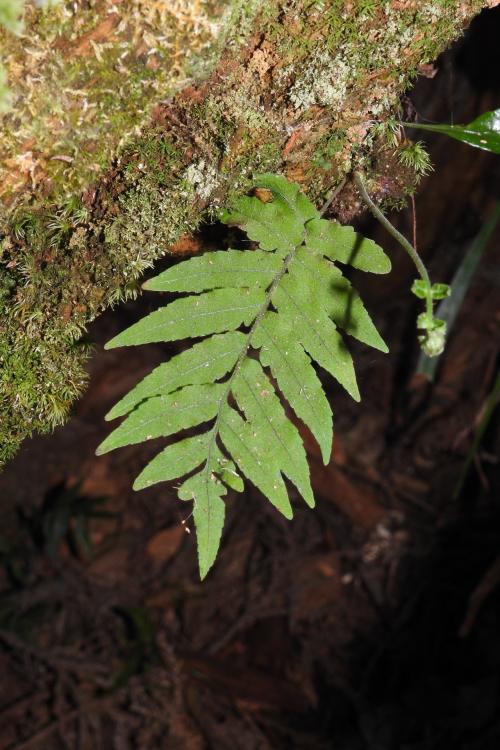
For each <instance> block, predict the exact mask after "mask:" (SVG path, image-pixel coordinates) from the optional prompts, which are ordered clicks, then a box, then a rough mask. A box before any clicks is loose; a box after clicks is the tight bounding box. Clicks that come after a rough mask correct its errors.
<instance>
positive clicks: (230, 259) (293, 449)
mask: <svg viewBox="0 0 500 750" xmlns="http://www.w3.org/2000/svg"><path fill="white" fill-rule="evenodd" d="M255 185H256V187H261V188H266V189H267V190H269V191H270V192H271V193H272V200H270V201H269V202H266V203H264V202H262V201H260V200H259V199H258V198H257V197H244V198H241V199H239V200H238V201H237V202H236V205H235V206H234V207H233V209H232V210H231V211H229V212H227V213H226V214H225V215H224V216H223V221H224V222H225V223H226V224H230V225H237V226H239V227H240V228H241V229H243V230H244V231H245V232H246V233H247V235H248V237H249V238H250V239H251V240H253V241H255V242H257V243H258V244H259V248H258V249H255V250H251V249H248V250H227V251H220V252H210V253H206V254H205V255H202V256H200V257H195V258H191V259H189V260H185V261H182V262H181V263H178V264H177V265H175V266H173V267H172V268H169V269H168V270H167V271H164V272H163V273H161V274H160V275H159V276H156V277H155V278H153V279H151V280H150V281H148V282H147V283H146V284H145V285H144V287H145V288H146V289H150V290H153V291H158V292H170V293H172V292H174V293H182V294H184V295H186V294H187V295H188V296H182V297H179V298H177V299H175V300H174V301H172V302H170V303H169V304H167V305H166V306H165V307H163V308H161V309H159V310H157V311H156V312H153V313H151V314H150V315H147V316H146V317H145V318H143V319H142V320H140V321H139V322H138V323H135V324H134V325H132V326H131V327H130V328H128V329H127V330H126V331H124V332H123V333H121V334H119V335H118V336H116V338H114V339H113V340H112V341H110V342H109V343H108V344H107V348H113V347H118V346H135V345H138V344H145V343H150V342H160V341H177V340H181V339H186V338H196V339H201V340H200V341H197V342H196V343H194V344H193V346H192V347H191V348H190V349H187V350H185V351H183V352H181V353H180V354H177V355H175V356H173V357H172V358H171V359H170V360H169V361H168V362H166V363H164V364H161V365H160V366H159V367H157V368H156V369H155V370H153V372H151V373H150V374H149V375H148V376H147V377H145V378H144V379H143V380H142V381H141V382H140V383H139V384H138V385H137V386H135V388H133V389H132V390H131V391H130V392H129V393H127V394H126V395H125V396H124V397H123V398H122V399H121V401H119V402H118V403H117V404H116V405H115V406H114V407H113V409H112V410H111V411H110V412H109V414H108V415H107V418H108V419H114V418H116V417H120V416H124V415H127V416H126V419H125V420H124V421H123V422H122V423H121V424H120V425H119V427H117V428H116V429H115V430H114V431H113V432H112V433H111V434H110V435H109V436H108V437H107V438H106V440H104V442H103V443H102V444H101V445H100V446H99V448H98V453H106V452H107V451H110V450H113V449H115V448H119V447H121V446H125V445H130V444H133V443H140V442H142V441H145V440H150V439H152V438H156V437H171V436H175V435H177V434H178V433H180V432H181V431H185V430H188V431H189V432H188V433H187V434H188V436H187V437H186V436H185V434H184V435H183V436H182V437H181V439H177V441H176V442H175V441H174V442H171V443H170V444H169V445H168V446H167V447H166V448H165V449H164V450H162V451H161V452H160V453H159V454H158V455H157V456H156V457H155V458H153V460H152V461H151V462H150V463H149V464H148V465H147V466H146V468H145V469H144V470H143V471H142V472H141V474H140V475H139V476H138V477H137V479H136V481H135V484H134V488H135V489H142V488H144V487H149V486H151V485H152V484H155V483H157V482H163V481H170V480H174V479H178V478H180V477H186V476H187V477H188V478H187V479H185V481H184V482H183V483H182V484H181V486H180V488H179V490H178V494H179V497H180V498H181V499H182V500H192V501H193V503H194V508H193V517H194V522H195V526H196V532H197V543H198V558H199V568H200V575H201V577H202V578H203V577H204V576H205V575H206V574H207V572H208V570H209V569H210V567H211V566H212V564H213V562H214V560H215V557H216V555H217V551H218V548H219V545H220V539H221V534H222V529H223V524H224V508H225V506H224V500H223V497H224V496H225V495H226V493H227V490H228V488H231V489H234V490H236V491H241V490H242V489H243V477H246V478H247V479H248V480H250V482H252V483H253V484H254V485H255V486H256V487H257V488H258V489H259V490H260V491H261V492H262V493H263V494H264V495H265V496H266V497H267V498H268V500H269V501H270V502H271V503H272V504H273V505H274V506H275V507H276V508H277V509H278V510H279V511H281V513H283V515H284V516H285V517H286V518H291V517H292V507H291V504H290V500H289V497H288V492H287V488H286V485H285V481H284V478H285V477H286V478H287V479H288V480H289V481H290V482H291V483H292V484H294V485H295V487H296V488H297V490H298V492H299V494H300V495H301V496H302V497H303V499H304V500H305V502H306V503H307V504H308V505H309V506H311V507H312V506H313V505H314V497H313V493H312V490H311V483H310V477H309V467H308V463H307V458H306V452H305V449H304V446H303V443H302V439H301V437H300V435H299V431H298V430H297V427H296V426H295V424H294V423H293V422H292V421H291V420H290V419H289V417H288V416H287V414H286V412H285V410H284V408H283V405H282V402H281V400H280V397H279V395H278V392H277V390H276V387H277V388H278V389H279V392H280V393H281V396H282V397H283V398H284V399H285V400H286V401H287V402H288V403H289V404H290V406H291V408H292V409H293V411H294V412H295V414H296V416H297V417H298V418H299V419H300V420H301V421H302V422H303V423H304V424H305V425H307V427H308V428H309V429H310V431H311V432H312V434H313V435H314V437H315V438H316V440H317V441H318V444H319V446H320V448H321V453H322V456H323V460H324V462H325V464H326V463H328V461H329V459H330V453H331V448H332V438H333V428H332V412H331V409H330V406H329V403H328V401H327V398H326V396H325V393H324V391H323V388H322V386H321V382H320V380H319V378H318V376H317V374H316V370H315V367H314V365H313V362H314V363H316V364H317V365H319V366H321V367H322V368H323V369H324V370H326V371H327V372H329V373H330V374H331V375H332V376H333V377H334V378H335V379H336V380H337V381H338V382H339V383H340V384H341V385H342V386H343V387H344V388H345V389H346V390H347V391H348V393H349V394H350V395H351V396H352V397H353V398H354V399H355V400H359V391H358V386H357V383H356V376H355V373H354V366H353V362H352V358H351V355H350V354H349V352H348V350H347V347H346V345H345V343H344V339H343V336H342V335H341V333H340V330H342V331H344V332H345V333H346V334H348V335H350V336H353V337H354V338H356V339H358V340H359V341H362V342H364V343H365V344H368V345H369V346H372V347H374V348H375V349H379V350H380V351H383V352H385V351H387V347H386V345H385V343H384V341H383V340H382V338H381V337H380V335H379V334H378V332H377V330H376V328H375V326H374V325H373V323H372V321H371V319H370V317H369V315H368V313H367V311H366V310H365V308H364V306H363V303H362V302H361V299H360V298H359V296H358V295H357V293H356V292H355V291H354V289H353V288H352V286H351V284H350V283H349V281H348V280H347V279H346V278H345V277H344V276H343V275H342V272H341V270H340V268H339V267H338V266H337V263H340V264H350V265H351V266H353V267H355V268H358V269H361V270H363V271H370V272H372V273H377V274H378V273H387V272H388V271H389V270H390V261H389V259H388V258H387V256H386V255H385V253H384V252H383V251H382V250H381V248H380V247H379V246H378V245H376V244H375V243H374V242H372V241H371V240H368V239H365V238H363V237H361V236H360V235H357V234H356V233H355V232H354V230H353V229H352V228H351V227H344V226H340V225H339V224H336V223H332V222H329V221H326V220H324V219H322V218H321V217H320V215H319V213H318V212H317V210H316V209H315V207H314V206H313V204H312V203H311V202H310V201H309V200H308V198H307V197H306V196H305V195H304V194H302V193H301V192H300V189H299V187H298V186H297V185H294V184H291V183H289V182H288V181H287V180H285V179H284V178H283V177H280V176H277V175H270V174H268V175H263V176H261V177H260V178H258V179H256V181H255ZM195 428H196V432H195Z"/></svg>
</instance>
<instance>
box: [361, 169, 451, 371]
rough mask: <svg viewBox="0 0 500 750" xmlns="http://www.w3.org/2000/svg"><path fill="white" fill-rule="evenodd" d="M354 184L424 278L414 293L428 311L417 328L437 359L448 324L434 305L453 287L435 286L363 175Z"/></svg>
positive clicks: (428, 351) (423, 345)
mask: <svg viewBox="0 0 500 750" xmlns="http://www.w3.org/2000/svg"><path fill="white" fill-rule="evenodd" d="M354 181H355V183H356V187H357V188H358V190H359V192H360V193H361V196H362V198H363V200H364V202H365V203H366V205H367V206H368V208H369V210H370V211H371V213H372V214H373V216H374V217H375V218H376V219H377V221H379V222H380V223H381V224H382V226H383V227H384V228H385V229H386V230H387V231H388V232H389V234H390V235H392V237H394V239H395V240H396V241H397V242H399V244H400V245H401V247H402V248H403V249H404V250H405V251H406V252H407V253H408V255H409V256H410V258H411V260H412V261H413V263H414V265H415V267H416V269H417V271H418V273H419V274H420V279H417V280H415V281H414V282H413V285H412V288H411V291H412V292H413V294H414V295H415V296H416V297H418V298H419V299H422V300H425V310H424V312H423V313H421V314H420V315H419V316H418V318H417V328H418V329H419V330H421V331H422V333H421V334H420V336H419V337H418V340H419V342H420V346H421V348H422V351H423V352H425V354H426V355H427V356H428V357H437V356H438V355H439V354H441V353H442V351H443V350H444V345H445V341H446V323H445V321H444V320H441V319H440V318H435V317H434V302H435V301H436V300H440V299H444V298H445V297H448V296H449V294H450V287H449V286H448V285H447V284H431V280H430V278H429V273H428V271H427V268H426V267H425V265H424V263H423V261H422V259H421V257H420V255H419V254H418V252H417V250H416V249H415V248H414V247H413V245H412V244H411V243H410V242H408V240H407V239H406V237H404V235H402V234H401V232H398V230H397V229H396V227H394V226H393V225H392V224H391V222H390V221H389V219H388V218H387V217H386V216H384V214H383V213H382V211H381V210H380V208H379V207H378V206H377V205H376V204H375V203H374V202H373V201H372V199H371V198H370V196H369V195H368V191H367V189H366V185H365V181H364V179H363V176H362V174H361V172H356V173H355V175H354Z"/></svg>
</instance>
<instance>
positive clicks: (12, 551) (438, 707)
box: [0, 8, 500, 750]
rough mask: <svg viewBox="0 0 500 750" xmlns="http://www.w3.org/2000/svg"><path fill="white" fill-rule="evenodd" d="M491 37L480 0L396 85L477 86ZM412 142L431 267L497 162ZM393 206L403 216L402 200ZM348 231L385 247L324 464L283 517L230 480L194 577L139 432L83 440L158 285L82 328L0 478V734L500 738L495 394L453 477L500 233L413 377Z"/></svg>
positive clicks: (463, 234) (135, 364) (391, 309)
mask: <svg viewBox="0 0 500 750" xmlns="http://www.w3.org/2000/svg"><path fill="white" fill-rule="evenodd" d="M499 39H500V8H497V9H496V10H490V11H486V12H483V13H482V14H481V16H480V17H479V18H478V19H476V21H475V22H474V23H473V25H472V27H471V28H470V29H469V31H468V32H467V34H466V36H465V37H464V38H463V39H462V40H461V41H460V42H459V43H457V44H456V45H455V47H454V48H453V49H452V50H450V51H449V52H448V53H446V54H445V55H444V56H443V57H442V58H441V59H440V60H438V61H437V63H436V67H437V69H438V72H437V74H436V76H435V77H434V78H432V79H431V78H425V77H422V78H420V79H419V80H418V82H417V83H416V86H415V88H414V90H413V91H412V92H410V94H409V101H411V107H410V106H409V103H408V102H407V103H406V105H405V106H406V107H407V108H409V109H411V108H412V107H413V108H414V109H415V110H416V112H417V113H418V115H419V117H420V118H426V119H428V120H430V121H435V122H450V121H454V122H468V121H470V120H471V119H473V118H474V117H476V116H477V115H478V114H480V113H481V112H483V111H485V110H491V109H494V108H497V107H499V106H500V64H499V54H498V51H499V45H498V40H499ZM423 140H425V141H426V142H427V143H428V145H429V149H430V153H431V156H432V161H433V163H434V166H435V171H434V173H433V174H432V175H430V176H429V177H428V178H426V179H425V180H424V181H423V183H422V185H421V188H420V190H419V193H418V195H417V198H416V215H417V227H418V245H419V248H420V249H421V251H422V254H423V255H424V257H425V259H426V261H427V262H428V264H429V268H430V273H431V277H432V278H433V280H438V281H449V280H450V279H451V277H452V275H453V273H454V271H455V270H456V269H457V268H458V267H459V265H460V263H461V261H462V259H463V257H464V254H465V251H466V249H467V247H468V246H469V244H470V242H471V240H472V239H473V237H474V236H475V235H476V233H477V232H478V231H479V229H480V228H481V226H482V224H483V223H484V221H485V219H486V218H487V217H488V215H489V214H490V213H491V211H492V210H493V207H494V205H495V201H496V200H498V199H499V198H500V195H499V194H500V180H499V176H500V157H498V156H495V155H490V154H487V153H485V152H481V151H479V150H477V149H472V148H469V147H467V146H465V145H463V144H460V143H457V142H454V141H451V140H449V139H446V138H444V137H441V136H435V137H434V136H430V137H427V135H426V136H425V138H423ZM392 218H393V220H394V222H395V223H396V224H397V225H398V226H399V228H400V229H401V231H403V232H405V233H406V234H407V236H411V212H410V210H406V211H403V212H401V213H399V214H397V215H395V216H394V217H392ZM360 226H361V229H362V230H363V231H364V232H365V233H367V234H368V235H369V236H371V237H374V238H375V239H376V240H377V241H378V242H380V244H382V245H383V246H384V247H385V248H387V249H388V251H389V252H390V254H391V258H392V260H393V265H394V270H393V272H392V274H391V275H390V276H389V277H378V278H375V280H373V278H372V279H370V278H367V279H365V278H363V277H362V275H361V274H360V275H359V278H358V277H357V278H356V279H355V282H356V285H357V286H358V288H359V290H360V292H361V293H362V296H363V297H364V299H365V303H366V305H367V307H368V308H369V310H370V311H371V312H372V314H373V317H374V319H375V321H376V322H377V324H378V326H379V328H380V330H381V332H382V334H383V335H384V337H385V339H386V340H387V341H388V343H389V345H390V354H389V355H382V354H379V353H377V352H375V353H374V352H373V351H370V350H367V349H363V348H362V347H357V346H356V347H353V351H354V353H355V358H356V364H357V371H358V378H359V383H360V389H361V392H362V397H363V400H362V403H361V404H360V405H356V404H354V403H353V402H351V401H350V400H349V398H348V397H347V396H346V395H344V394H343V393H342V392H341V390H340V388H338V387H337V386H336V385H335V384H334V383H333V382H332V381H330V380H327V379H325V387H326V388H327V391H328V394H329V396H330V397H331V400H332V403H333V407H334V415H335V428H336V438H335V445H334V457H333V461H332V462H331V464H330V465H329V466H328V467H326V468H325V467H322V465H321V462H320V460H319V456H318V454H317V449H316V448H315V446H314V445H312V444H311V445H310V446H308V450H310V460H311V463H312V476H313V484H314V490H315V494H316V497H317V501H318V502H317V508H316V510H315V511H309V510H307V509H305V508H304V507H303V506H302V505H301V504H300V503H298V502H296V503H295V506H296V515H295V519H294V521H293V522H291V523H289V522H287V521H285V520H284V519H282V518H281V517H280V516H279V515H278V514H277V513H276V512H275V511H274V510H273V509H272V507H271V506H270V505H269V503H267V502H266V501H265V500H264V499H263V498H262V497H261V496H260V495H259V493H258V492H257V491H255V490H252V489H251V488H250V489H249V490H248V491H247V492H246V493H245V495H244V496H232V497H230V499H229V501H228V520H227V523H226V528H225V533H224V540H223V545H222V549H221V552H220V555H219V558H218V561H217V563H216V565H215V567H214V569H213V571H212V572H211V573H210V574H209V576H208V578H207V579H206V580H205V581H204V582H203V583H200V581H199V579H198V574H197V567H196V555H195V540H194V534H189V533H187V532H186V530H185V526H184V525H183V524H182V521H183V520H184V519H185V518H186V517H187V516H188V514H189V506H187V505H186V506H185V505H183V504H182V503H180V501H178V500H177V499H176V496H175V491H174V490H173V489H172V488H171V487H168V486H165V487H163V486H161V485H160V486H157V487H154V488H152V489H151V490H148V491H142V492H140V493H134V492H132V490H131V485H132V481H133V478H134V477H135V476H136V475H137V474H138V472H139V471H140V469H141V467H142V466H143V465H144V463H145V461H146V459H147V458H148V457H150V456H152V455H153V454H154V453H155V452H156V450H157V447H158V446H157V445H154V446H151V445H149V444H148V445H145V446H133V447H130V448H126V449H122V450H120V451H117V452H115V453H112V454H108V455H106V456H104V457H101V458H96V457H95V456H94V451H95V448H96V446H97V445H98V443H99V442H100V441H101V440H102V439H103V437H104V436H105V434H106V433H107V431H108V430H109V425H107V424H106V423H105V422H104V421H103V417H104V414H105V413H106V411H107V410H108V409H109V408H110V406H111V405H112V404H113V403H114V402H115V401H116V400H117V399H118V398H119V397H120V396H121V395H122V394H123V393H124V392H125V391H126V390H127V389H129V388H130V387H131V385H133V384H134V383H135V382H136V381H137V380H138V379H139V378H140V377H141V376H142V375H144V374H145V373H146V372H148V371H149V370H150V369H151V367H152V366H154V365H156V364H157V363H158V362H160V361H161V359H162V357H164V350H163V349H162V347H161V346H150V347H141V348H137V349H134V348H132V349H129V350H116V351H112V352H107V353H104V352H103V350H102V344H103V343H104V342H105V341H106V340H108V339H109V338H110V337H111V336H112V335H114V334H115V333H117V332H119V331H120V330H122V329H123V328H124V327H125V326H126V325H128V324H129V323H131V322H133V321H135V320H137V319H138V318H139V317H140V316H141V315H142V314H144V312H146V311H147V310H149V309H151V308H152V307H153V305H154V304H155V303H156V300H155V299H154V297H153V295H149V296H148V295H144V296H143V297H142V298H141V300H139V301H137V302H134V303H129V304H127V305H123V306H120V308H119V309H117V310H115V311H114V312H109V313H107V314H106V315H104V316H103V317H102V318H101V319H99V320H98V321H97V322H96V323H95V325H94V326H93V328H92V330H91V332H90V338H91V340H92V341H93V342H94V343H95V345H96V353H95V356H94V357H93V358H92V360H91V362H90V364H89V371H90V385H89V389H88V391H87V392H86V394H85V396H84V397H83V398H82V399H81V401H80V402H79V403H78V404H77V405H76V407H75V411H74V415H73V417H72V419H71V420H70V422H69V423H68V424H67V426H65V427H64V428H61V429H58V430H56V432H55V433H54V434H53V435H51V436H48V437H37V438H34V439H33V440H31V441H28V442H27V443H26V444H25V445H24V447H23V449H22V450H21V452H20V454H19V455H18V456H17V458H16V459H15V460H14V461H13V462H12V463H11V464H10V465H9V466H8V467H7V469H6V471H5V472H4V474H3V475H2V476H1V477H0V494H1V506H0V675H1V680H0V750H28V748H33V749H34V750H38V749H39V750H52V749H53V750H59V749H64V748H70V749H71V750H73V749H75V750H78V749H80V748H81V749H82V750H86V749H87V748H92V750H99V749H100V748H102V749H103V750H110V749H112V750H124V749H126V748H140V750H148V749H149V748H151V749H153V748H169V749H170V748H172V750H173V749H175V748H187V749H188V750H190V749H191V748H193V749H194V750H198V749H199V750H202V749H205V748H213V749H214V750H240V748H241V749H242V750H243V749H244V748H245V749H246V748H248V749H249V750H270V749H271V748H272V749H273V750H275V749H276V750H281V748H300V749H302V748H303V749H306V748H311V749H312V748H318V750H321V749H323V748H335V750H365V749H366V750H379V748H380V750H438V749H439V750H441V749H442V750H490V748H491V750H498V748H499V747H500V679H499V678H500V468H499V463H498V457H499V455H500V451H499V447H500V429H499V421H498V410H497V411H496V412H495V413H494V414H493V417H492V419H491V420H490V422H489V424H488V427H487V429H486V431H485V434H484V437H483V440H482V441H481V444H480V447H479V449H478V451H477V452H476V453H475V456H474V460H473V462H472V465H471V469H470V471H469V473H468V475H467V478H466V481H465V483H464V484H463V487H462V490H461V492H460V494H459V495H458V496H457V495H456V493H455V490H456V488H457V482H458V480H459V477H460V473H461V471H462V470H463V467H464V464H465V462H466V460H467V457H468V456H469V455H470V452H471V446H472V442H473V438H474V433H475V431H476V429H477V428H478V426H479V425H480V424H481V420H482V418H483V415H484V410H485V405H486V401H487V397H488V394H489V393H490V392H491V391H492V388H493V386H494V383H495V379H496V378H497V377H498V373H499V370H500V358H499V351H500V306H499V305H498V300H499V299H500V293H499V289H500V265H499V260H500V249H499V239H500V233H499V232H498V230H497V232H496V234H495V236H494V237H493V238H492V239H491V241H490V243H489V245H488V247H487V249H486V251H485V253H484V255H483V258H482V261H481V264H480V266H479V269H478V271H477V273H476V275H475V277H474V280H473V283H472V285H471V287H470V289H469V292H468V294H467V297H466V300H465V303H464V306H463V308H462V310H461V312H460V315H459V318H458V320H457V323H456V325H455V328H454V330H453V332H452V334H451V336H450V340H449V344H448V347H447V350H446V353H445V355H444V356H443V358H442V362H441V364H440V367H439V370H438V375H437V378H436V380H435V382H434V383H433V384H432V385H429V384H427V383H426V382H425V381H424V380H423V379H422V378H421V377H420V376H417V375H415V368H416V362H417V358H418V346H417V344H416V336H415V318H416V315H417V312H418V304H417V302H416V300H415V299H414V298H413V297H412V295H411V294H410V293H409V286H410V285H411V281H412V279H413V277H414V271H413V270H412V267H411V265H410V263H409V261H408V259H407V258H406V256H405V255H404V253H403V252H402V251H401V250H400V249H399V248H398V247H397V246H395V245H394V243H393V242H392V240H391V238H390V237H388V236H387V235H386V234H385V233H384V232H383V230H381V229H379V228H378V227H377V226H374V225H373V222H371V221H369V220H368V219H366V220H365V221H364V222H363V223H362V224H361V225H360ZM209 234H210V233H207V241H210V237H209ZM185 525H186V526H187V527H188V528H189V526H190V521H189V520H188V521H187V522H186V524H185Z"/></svg>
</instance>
